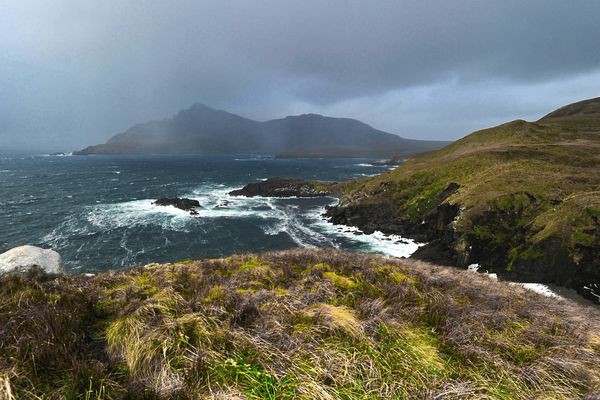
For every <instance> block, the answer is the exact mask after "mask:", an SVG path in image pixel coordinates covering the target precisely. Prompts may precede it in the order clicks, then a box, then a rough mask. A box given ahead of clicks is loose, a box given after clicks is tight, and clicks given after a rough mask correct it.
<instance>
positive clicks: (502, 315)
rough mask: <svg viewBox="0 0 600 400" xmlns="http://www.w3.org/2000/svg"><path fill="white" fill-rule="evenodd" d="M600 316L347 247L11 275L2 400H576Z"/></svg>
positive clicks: (592, 370)
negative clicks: (92, 272) (81, 272)
mask: <svg viewBox="0 0 600 400" xmlns="http://www.w3.org/2000/svg"><path fill="white" fill-rule="evenodd" d="M598 317H599V313H598V311H597V310H596V309H592V308H584V307H581V306H577V305H574V304H571V303H569V302H567V301H561V300H556V299H549V298H546V297H543V296H541V295H538V294H535V293H533V292H530V291H527V290H525V289H522V288H519V287H515V286H511V285H508V284H505V283H502V282H495V281H492V280H491V279H489V278H487V277H486V276H484V275H479V274H476V273H472V272H468V271H459V270H456V269H449V268H442V267H436V266H433V265H429V264H426V263H422V262H418V261H413V260H392V259H385V258H380V257H376V256H368V255H359V254H350V253H343V252H337V251H333V250H306V249H304V250H291V251H285V252H275V253H265V254H262V255H259V256H255V255H239V256H234V257H230V258H227V259H219V260H202V261H194V262H186V263H181V264H164V265H158V264H153V265H148V266H145V267H138V268H134V269H131V270H126V271H121V272H108V273H103V274H99V275H97V276H95V277H85V276H64V277H51V276H46V275H44V274H42V273H40V272H38V271H33V272H32V273H30V274H28V275H18V274H16V275H7V276H4V277H1V278H0V399H13V398H15V399H38V398H44V399H46V398H47V399H62V398H67V399H75V398H82V399H118V398H133V399H135V398H138V399H141V398H177V399H199V398H207V399H262V398H267V399H286V398H290V399H291V398H294V399H295V398H300V399H365V398H370V399H379V398H380V399H387V398H399V399H413V398H426V399H442V398H444V399H453V398H454V399H465V398H472V399H532V398H540V399H542V398H545V399H562V398H565V399H567V398H581V397H583V396H585V395H586V394H588V395H591V394H592V393H594V392H595V391H599V390H600V387H599V384H600V363H599V362H598V360H599V359H600V338H599V334H598V332H600V331H599V329H598V328H599V326H598V321H600V318H598Z"/></svg>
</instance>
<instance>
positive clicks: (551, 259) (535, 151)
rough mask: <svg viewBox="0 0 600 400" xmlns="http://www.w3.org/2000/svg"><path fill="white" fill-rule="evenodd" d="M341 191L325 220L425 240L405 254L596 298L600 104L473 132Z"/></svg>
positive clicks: (599, 288)
mask: <svg viewBox="0 0 600 400" xmlns="http://www.w3.org/2000/svg"><path fill="white" fill-rule="evenodd" d="M340 190H341V191H342V192H343V195H342V197H341V199H340V203H339V205H337V206H335V207H332V208H330V209H329V210H328V211H327V215H328V217H329V218H330V220H331V221H332V222H334V223H338V224H347V225H353V226H357V227H359V228H360V229H362V230H364V231H365V232H372V231H373V230H380V231H382V232H385V233H390V234H391V233H394V234H401V235H404V236H407V237H411V238H416V239H418V240H420V241H424V242H428V243H427V245H426V246H424V247H422V248H420V249H419V250H418V251H417V252H416V253H415V254H414V255H413V257H416V258H419V259H422V260H428V261H432V262H436V263H443V264H450V265H458V266H462V267H466V266H468V265H470V264H472V263H477V264H479V265H480V266H481V267H482V268H483V269H485V270H488V271H491V272H495V273H498V274H499V275H500V276H502V277H505V278H507V279H511V280H521V281H530V282H531V281H533V282H545V283H556V284H559V285H563V286H568V287H572V288H575V289H577V290H578V291H579V292H580V293H581V294H583V295H584V296H587V297H588V298H590V299H594V300H596V301H598V300H600V98H597V99H591V100H586V101H583V102H579V103H575V104H572V105H569V106H566V107H563V108H561V109H559V110H557V111H555V112H553V113H550V114H548V115H547V116H546V117H544V118H542V119H540V120H539V121H536V122H526V121H522V120H517V121H513V122H509V123H506V124H503V125H500V126H497V127H494V128H489V129H484V130H481V131H478V132H474V133H472V134H470V135H468V136H466V137H465V138H463V139H461V140H458V141H457V142H455V143H452V144H451V145H449V146H446V147H445V148H443V149H441V150H438V151H436V152H432V153H429V154H426V155H423V156H420V157H415V158H413V159H411V160H408V161H406V162H405V163H404V164H402V165H401V166H400V167H398V168H396V169H395V170H393V171H391V172H388V173H385V174H383V175H379V176H376V177H372V178H366V179H359V180H355V181H350V182H345V183H343V184H342V185H341V187H340Z"/></svg>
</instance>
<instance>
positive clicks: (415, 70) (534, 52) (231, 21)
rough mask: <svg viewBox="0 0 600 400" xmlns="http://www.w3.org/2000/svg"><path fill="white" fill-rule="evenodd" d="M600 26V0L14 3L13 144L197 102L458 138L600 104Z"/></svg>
mask: <svg viewBox="0 0 600 400" xmlns="http://www.w3.org/2000/svg"><path fill="white" fill-rule="evenodd" d="M598 21H600V1H597V0H577V1H566V0H565V1H555V0H527V1H522V0H502V1H483V0H452V1H449V0H389V1H388V0H377V1H354V0H327V1H315V0H298V1H290V0H256V1H250V0H227V1H223V0H214V1H212V0H211V1H208V0H206V1H205V0H193V1H192V0H178V1H172V0H169V1H164V0H153V1H150V0H144V1H142V0H125V1H124V0H103V1H99V0H98V1H88V0H52V1H45V0H44V1H33V0H0V149H2V148H9V149H10V148H15V149H19V148H22V149H52V150H63V151H70V150H73V149H79V148H82V147H85V146H87V145H90V144H96V143H102V142H104V141H106V140H107V139H108V138H109V137H110V136H112V135H114V134H116V133H119V132H122V131H124V130H126V129H127V128H128V127H130V126H131V125H133V124H136V123H140V122H145V121H148V120H154V119H163V118H167V117H169V116H171V115H173V114H175V113H176V112H177V111H179V110H180V109H183V108H187V107H189V106H191V105H192V104H193V103H195V102H202V103H205V104H207V105H209V106H212V107H214V108H219V109H224V110H227V111H230V112H233V113H236V114H239V115H242V116H244V117H248V118H253V119H257V120H268V119H271V118H279V117H283V116H286V115H290V114H301V113H309V112H313V113H319V114H325V115H330V116H338V117H351V118H356V119H360V120H361V121H363V122H366V123H368V124H370V125H372V126H374V127H376V128H378V129H381V130H385V131H388V132H391V133H395V134H398V135H400V136H403V137H406V138H414V139H439V140H455V139H458V138H460V137H463V136H465V135H466V134H468V133H470V132H472V131H474V130H477V129H480V128H484V127H489V126H493V125H497V124H499V123H502V122H506V121H509V120H514V119H517V118H522V119H526V120H536V119H538V118H540V117H542V116H543V115H545V114H546V113H548V112H550V111H552V110H553V109H555V108H557V107H559V106H562V105H565V104H568V103H571V102H574V101H578V100H583V99H586V98H591V97H598V96H600V28H599V26H600V25H599V22H598Z"/></svg>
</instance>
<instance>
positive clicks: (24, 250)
mask: <svg viewBox="0 0 600 400" xmlns="http://www.w3.org/2000/svg"><path fill="white" fill-rule="evenodd" d="M33 266H38V267H40V268H42V269H43V270H44V271H46V272H47V273H50V274H62V273H64V269H63V263H62V258H61V257H60V254H58V253H57V252H56V251H54V250H46V249H42V248H39V247H35V246H19V247H15V248H14V249H10V250H8V251H7V252H5V253H2V254H0V275H3V274H6V273H7V272H13V271H16V272H26V271H28V270H29V269H30V268H31V267H33Z"/></svg>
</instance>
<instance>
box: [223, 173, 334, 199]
mask: <svg viewBox="0 0 600 400" xmlns="http://www.w3.org/2000/svg"><path fill="white" fill-rule="evenodd" d="M329 185H331V184H325V183H320V182H314V181H307V180H304V179H295V178H279V177H276V178H269V179H267V180H266V181H261V182H255V183H249V184H247V185H246V186H244V187H243V188H241V189H238V190H233V191H231V192H229V194H230V195H231V196H246V197H293V196H295V197H322V196H329V195H331V191H330V190H329V189H328V186H329Z"/></svg>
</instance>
